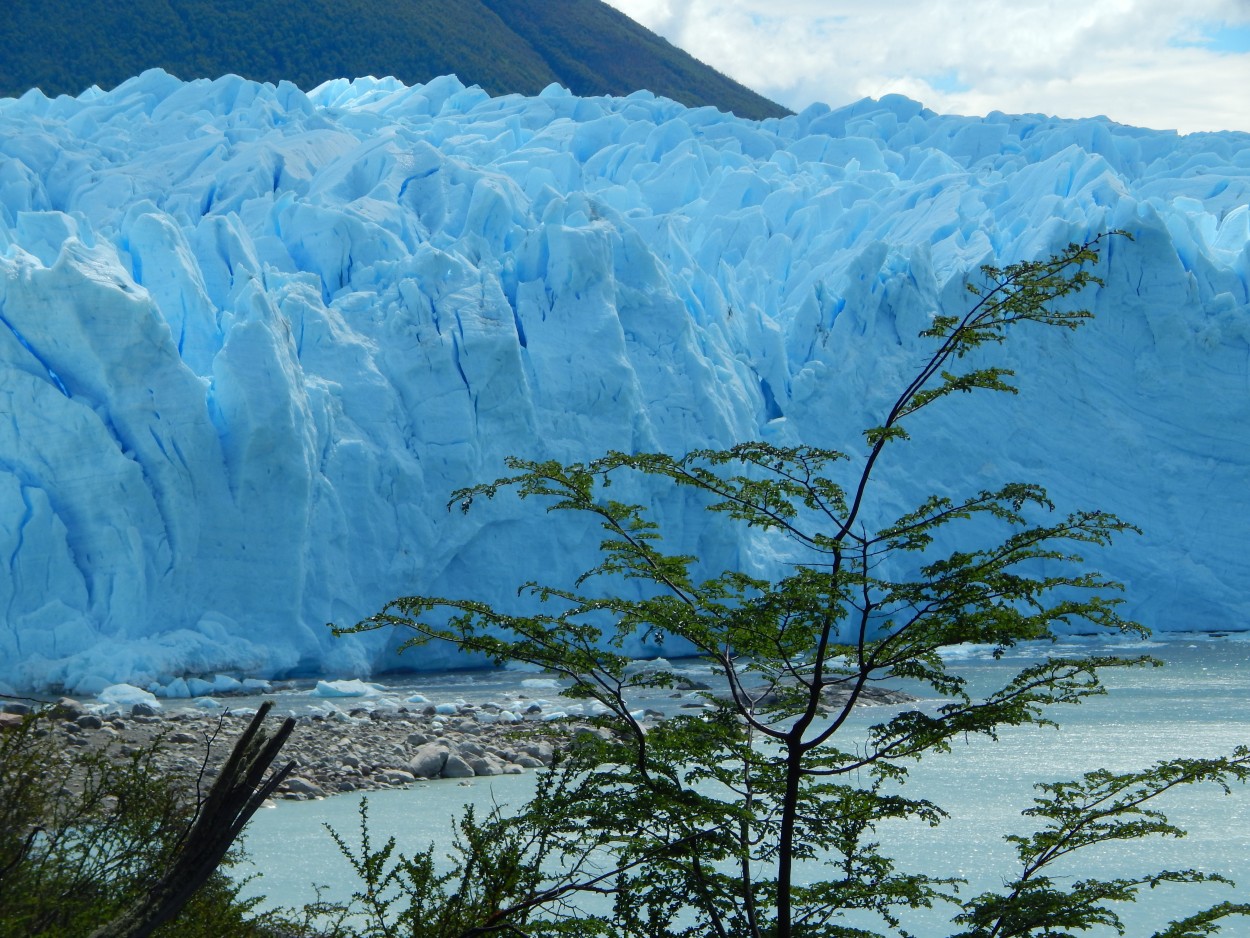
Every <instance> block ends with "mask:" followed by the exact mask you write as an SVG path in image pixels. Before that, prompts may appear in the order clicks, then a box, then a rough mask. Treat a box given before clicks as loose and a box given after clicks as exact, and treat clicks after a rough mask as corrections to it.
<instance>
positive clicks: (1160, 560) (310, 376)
mask: <svg viewBox="0 0 1250 938" xmlns="http://www.w3.org/2000/svg"><path fill="white" fill-rule="evenodd" d="M1112 227H1118V228H1124V229H1127V230H1128V231H1130V232H1131V233H1132V234H1133V236H1134V239H1135V240H1133V241H1132V242H1128V241H1114V242H1113V243H1111V244H1110V246H1109V248H1108V250H1107V252H1106V255H1105V257H1104V260H1103V263H1102V266H1101V268H1100V270H1099V271H1098V273H1099V274H1100V276H1102V277H1103V278H1104V279H1105V280H1106V286H1105V287H1104V288H1101V289H1097V290H1091V291H1090V292H1089V293H1087V294H1086V295H1085V296H1084V297H1083V298H1082V302H1083V304H1084V305H1088V306H1090V307H1092V308H1093V310H1094V311H1095V313H1096V314H1097V318H1096V320H1095V321H1094V323H1093V324H1092V325H1089V326H1087V327H1086V328H1085V329H1083V330H1081V331H1080V332H1078V333H1076V334H1070V333H1067V332H1066V331H1062V330H1044V329H1034V330H1032V331H1030V332H1028V333H1027V334H1023V333H1022V334H1021V335H1020V336H1019V337H1018V341H1016V342H1014V343H1013V344H1012V345H1011V346H1010V348H1009V350H1008V353H1007V354H1008V357H1009V359H1010V360H1011V361H1012V362H1014V363H1016V365H1017V368H1018V371H1019V372H1020V378H1019V383H1020V386H1021V388H1022V391H1023V392H1024V393H1023V394H1022V395H1021V396H1020V397H1019V398H1009V397H1008V396H1006V395H994V394H982V395H972V396H967V397H965V396H963V395H961V396H960V399H958V400H953V401H951V402H950V403H949V406H946V407H944V408H943V409H942V410H941V411H940V412H939V411H937V410H935V411H934V412H932V413H930V414H926V415H925V416H924V417H923V419H922V420H919V421H917V422H916V424H915V427H914V430H915V433H914V435H915V438H914V439H913V441H911V442H909V443H907V444H906V445H905V447H900V448H899V449H898V451H897V452H896V453H895V454H894V455H893V456H892V457H891V460H890V462H889V463H888V464H887V467H886V469H887V473H886V476H885V478H884V482H885V485H884V488H883V492H884V496H883V497H882V499H881V503H880V511H881V512H884V513H887V514H888V513H889V512H890V511H896V512H901V511H902V510H905V509H906V508H908V507H910V506H911V505H912V504H914V501H915V499H917V498H918V497H920V496H922V495H925V494H928V493H929V492H930V491H947V492H951V493H958V492H961V491H969V490H975V489H977V488H982V487H985V486H987V485H990V484H993V483H996V482H1002V481H1008V480H1015V479H1022V480H1036V481H1039V482H1041V483H1043V484H1045V485H1046V486H1048V488H1049V489H1050V491H1051V494H1052V496H1053V497H1054V499H1055V501H1056V502H1057V503H1058V504H1059V505H1060V506H1061V507H1063V508H1077V507H1098V508H1103V509H1107V510H1112V511H1116V512H1117V513H1119V514H1122V515H1124V516H1125V517H1127V518H1129V519H1130V520H1132V521H1134V522H1136V523H1138V524H1139V525H1140V526H1141V527H1142V528H1143V529H1144V531H1145V533H1144V535H1143V536H1141V537H1138V538H1126V539H1124V540H1122V541H1120V542H1119V543H1118V544H1117V545H1116V546H1115V547H1114V549H1112V550H1111V551H1109V552H1107V553H1105V554H1104V555H1101V556H1099V557H1098V558H1097V559H1098V563H1099V565H1100V566H1101V567H1102V568H1104V569H1105V570H1106V571H1107V572H1108V573H1109V574H1110V575H1112V576H1116V577H1118V578H1121V579H1123V580H1125V581H1126V582H1127V584H1128V587H1129V590H1128V593H1127V597H1128V600H1129V601H1128V604H1127V607H1126V611H1127V612H1128V613H1129V614H1131V615H1134V616H1136V617H1138V618H1140V619H1142V620H1143V621H1144V622H1146V623H1147V624H1148V625H1150V626H1152V627H1153V628H1156V629H1163V630H1169V629H1178V630H1183V629H1242V628H1246V627H1247V623H1248V622H1250V619H1248V614H1250V564H1248V562H1247V560H1246V548H1247V545H1248V544H1250V486H1247V484H1246V482H1247V478H1250V430H1248V429H1247V428H1250V300H1248V290H1250V288H1248V283H1250V135H1247V134H1239V133H1223V134H1195V135H1190V136H1178V135H1176V134H1173V133H1164V132H1156V131H1150V130H1142V129H1136V128H1131V127H1124V126H1120V125H1117V124H1114V123H1111V122H1109V121H1107V120H1104V119H1094V120H1080V121H1067V120H1057V119H1051V118H1044V117H1041V116H1036V115H1029V116H1011V115H1004V114H992V115H990V116H989V117H986V118H984V119H980V118H965V117H952V116H941V115H937V114H934V113H932V112H930V111H928V110H925V109H924V108H922V107H921V105H919V104H917V103H916V102H913V101H910V100H907V99H905V98H901V97H888V98H884V99H882V100H880V101H873V100H865V101H862V102H859V103H857V104H854V105H852V106H849V107H846V108H842V109H840V110H829V109H828V108H826V107H823V106H815V107H812V108H809V109H808V110H806V111H804V112H803V113H802V114H799V115H797V116H795V117H790V118H786V119H784V120H770V121H765V122H763V123H755V122H751V121H745V120H739V119H736V118H734V117H732V116H730V115H727V114H724V113H720V112H718V111H716V110H713V109H711V108H702V109H696V110H690V109H686V108H684V107H682V106H680V105H678V104H675V103H673V102H671V101H668V100H663V99H657V98H655V97H653V96H651V95H649V94H646V93H639V94H635V95H631V96H630V97H627V98H593V99H591V98H577V97H573V96H571V95H570V94H569V93H567V92H565V91H563V90H561V89H559V88H555V87H553V88H549V89H547V90H546V91H545V92H543V93H542V94H541V95H539V96H537V97H533V98H525V97H519V96H509V97H501V98H490V97H488V96H487V95H486V94H485V93H484V92H482V91H481V90H480V89H477V88H465V87H464V86H463V85H461V84H460V83H459V82H458V81H456V79H454V78H451V77H445V78H440V79H437V80H435V81H432V82H430V83H429V84H426V85H422V86H416V87H411V88H410V87H406V86H404V85H402V84H401V83H399V82H397V81H394V80H381V81H379V80H375V79H358V80H355V81H336V82H331V83H328V84H326V85H323V86H321V87H319V88H317V89H315V90H314V91H312V92H311V93H309V94H307V95H305V94H303V93H302V92H300V91H299V90H298V89H297V88H295V87H294V86H292V85H289V84H285V83H283V84H280V85H278V86H277V87H274V86H272V85H263V84H257V83H253V82H248V81H244V80H242V79H239V78H235V77H227V78H223V79H220V80H218V81H213V82H207V81H197V82H189V83H183V82H180V81H178V80H177V79H175V78H173V77H171V76H169V75H166V74H164V73H162V72H159V71H156V72H148V73H145V74H144V75H142V76H139V77H137V78H135V79H132V80H131V81H129V82H127V83H125V84H123V85H122V86H120V87H118V88H117V89H115V90H113V91H111V92H108V93H103V92H100V91H98V89H97V90H92V91H89V92H86V93H84V94H83V95H81V96H79V97H78V98H69V97H61V98H57V99H55V100H49V99H48V98H46V97H44V96H43V95H42V94H40V93H39V92H37V91H32V92H30V93H28V94H26V95H24V96H23V97H22V98H20V99H4V100H0V684H5V685H8V686H9V687H11V688H50V687H65V688H68V689H70V690H72V691H77V692H94V691H99V690H100V689H101V688H103V687H105V686H106V685H108V684H111V683H114V682H117V681H129V682H131V683H134V684H136V685H140V686H146V687H149V688H157V689H160V688H168V687H169V686H170V685H171V684H174V683H175V681H176V679H177V678H179V677H181V676H185V675H210V674H213V673H216V672H229V673H232V674H236V675H239V676H243V675H252V676H258V677H272V676H279V675H283V674H290V673H296V672H305V673H310V674H311V673H316V674H319V675H340V674H341V675H349V676H360V677H363V676H367V675H368V674H369V673H371V672H376V671H377V670H378V669H379V668H382V667H386V666H393V665H394V664H395V663H396V659H395V657H394V655H393V653H392V651H391V649H392V648H393V646H394V644H395V642H396V640H397V637H396V636H388V635H382V634H372V635H369V636H363V637H352V638H344V639H335V638H333V637H331V635H330V634H329V632H328V630H327V629H326V628H325V626H324V623H325V622H327V621H330V620H333V621H336V622H339V623H352V622H355V621H356V620H357V619H359V618H361V617H363V616H365V615H368V614H370V613H372V612H374V611H376V610H377V609H378V608H379V607H380V606H381V604H382V603H383V602H385V601H386V600H388V599H390V598H392V597H394V596H396V595H401V594H406V593H412V592H432V591H437V592H444V593H449V594H457V595H474V596H479V597H481V598H484V599H487V600H493V601H506V600H507V599H508V598H509V597H511V596H513V595H514V590H515V588H516V586H517V585H518V584H519V583H520V582H522V581H524V580H526V579H529V578H532V577H534V576H540V577H542V578H543V579H545V580H547V581H549V582H556V583H559V582H567V581H568V579H569V578H570V577H571V576H572V575H573V574H574V573H575V572H579V571H580V570H581V569H582V565H581V564H579V563H578V561H577V558H578V557H579V556H580V557H582V558H585V557H586V556H587V555H588V554H589V552H590V551H591V550H592V549H593V546H594V545H595V544H596V543H597V541H598V536H597V532H596V531H595V530H593V529H590V528H583V527H577V526H576V525H572V524H556V523H553V521H552V520H551V519H550V518H548V517H546V516H544V515H543V514H542V513H541V512H538V511H534V510H532V509H529V508H523V507H519V506H518V505H516V504H513V503H511V502H510V501H506V500H500V501H498V502H497V503H492V504H491V505H490V506H489V507H488V508H486V509H485V510H483V511H477V510H475V511H474V512H472V513H470V514H469V515H468V516H461V515H460V514H459V513H458V512H456V513H448V512H447V510H446V508H445V505H446V500H447V496H448V494H449V493H450V491H451V490H452V489H454V488H456V487H458V486H462V485H466V484H469V483H472V482H475V481H483V480H487V479H491V478H494V477H495V476H497V475H499V474H500V473H501V472H502V471H503V468H504V467H503V459H504V457H505V456H506V455H509V454H517V455H522V456H528V457H554V458H559V459H565V460H567V459H574V458H583V457H589V456H593V455H596V454H598V453H599V452H601V451H603V450H606V449H609V448H616V449H624V450H667V451H670V452H676V453H680V452H685V451H688V450H690V449H692V448H695V447H704V446H718V447H719V446H726V445H730V444H732V443H734V442H737V441H741V440H747V439H767V440H772V441H776V442H779V443H797V442H804V443H809V444H815V445H821V446H832V447H837V448H842V449H849V450H852V451H854V450H855V449H856V448H857V447H859V446H860V440H861V437H860V431H861V430H862V429H864V428H865V427H867V426H871V425H873V424H874V423H875V422H876V420H877V419H878V418H879V417H880V412H881V408H882V407H883V405H884V404H885V403H886V402H887V400H888V399H889V398H890V397H891V395H892V394H893V393H895V392H896V391H897V389H898V388H899V387H900V386H901V385H900V382H901V381H902V380H903V378H904V377H905V376H908V375H910V373H911V372H912V370H913V369H914V368H915V366H916V365H917V363H918V362H919V361H920V360H921V358H922V356H923V352H924V346H923V345H922V344H921V343H919V341H918V340H917V339H916V338H915V335H916V333H917V332H918V331H919V330H920V329H921V328H923V326H924V324H925V323H926V321H927V317H928V316H929V315H931V314H932V313H933V312H934V311H935V310H939V309H942V310H946V311H948V312H953V311H958V310H961V309H963V308H964V306H965V304H966V302H967V294H966V293H965V291H964V282H965V280H966V279H967V278H968V277H969V276H970V275H973V274H974V273H975V271H976V270H977V268H978V266H979V265H981V264H983V263H987V262H993V263H1006V262H1010V261H1014V260H1019V259H1025V258H1035V257H1040V256H1043V255H1045V254H1047V253H1049V252H1050V251H1053V250H1056V249H1058V248H1061V247H1062V246H1063V245H1065V244H1067V243H1068V242H1069V241H1072V240H1080V239H1082V238H1084V237H1086V236H1087V235H1089V234H1090V233H1093V232H1097V231H1101V230H1105V229H1107V228H1112ZM656 511H657V512H658V514H659V516H660V518H661V520H663V521H664V522H665V523H666V524H670V525H673V526H675V529H676V530H678V531H679V532H681V534H680V537H681V538H682V539H684V541H685V542H687V543H686V546H688V547H689V548H690V549H691V550H693V551H696V552H698V553H699V555H700V556H702V557H704V558H705V559H706V561H707V563H708V565H709V567H710V568H715V569H719V568H720V567H721V566H722V565H724V564H728V563H746V564H748V565H755V566H756V567H757V568H760V569H764V568H767V567H768V564H769V563H770V562H771V561H770V558H769V556H768V554H767V551H766V550H764V549H763V547H762V545H760V544H758V543H751V542H748V541H745V540H742V539H734V538H726V537H724V536H723V532H721V531H720V529H718V528H715V527H712V528H708V527H707V526H706V525H704V524H702V523H701V521H702V518H701V513H700V512H699V509H698V507H697V505H694V504H693V503H690V502H688V501H685V500H682V499H678V498H668V499H666V500H662V501H660V502H659V503H658V504H657V505H656ZM686 522H689V523H686ZM696 522H699V523H696ZM632 650H633V651H635V652H637V653H645V652H646V651H647V649H645V648H642V647H634V648H633V649H632ZM404 663H406V664H407V665H409V666H417V667H424V668H442V667H448V666H452V665H455V664H458V663H463V662H462V661H459V660H458V659H455V658H454V657H453V656H452V655H451V653H450V652H448V651H447V650H445V649H427V650H425V651H424V652H421V653H419V654H414V655H412V656H411V657H408V658H406V659H404Z"/></svg>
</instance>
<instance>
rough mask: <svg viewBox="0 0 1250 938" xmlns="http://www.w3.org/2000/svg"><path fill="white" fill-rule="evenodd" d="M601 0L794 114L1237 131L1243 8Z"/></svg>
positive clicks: (1245, 114)
mask: <svg viewBox="0 0 1250 938" xmlns="http://www.w3.org/2000/svg"><path fill="white" fill-rule="evenodd" d="M609 2H610V3H611V4H612V5H613V6H615V7H617V8H618V9H620V10H622V11H623V12H625V13H627V14H629V15H630V16H632V17H634V18H635V19H636V20H638V21H639V22H640V23H642V24H643V25H644V26H646V27H647V28H649V29H652V30H654V31H655V32H658V33H660V34H661V35H663V36H665V37H666V38H668V39H669V40H670V41H671V42H673V43H675V44H677V45H679V46H681V47H682V48H684V49H686V50H687V51H688V52H690V53H691V54H692V55H694V56H695V57H697V58H699V59H701V60H703V61H704V62H707V63H708V64H709V65H712V66H714V67H715V68H717V69H719V70H721V71H723V72H725V73H726V74H728V75H731V76H733V77H734V78H736V79H737V80H738V81H740V82H742V83H743V84H745V85H747V86H748V87H751V88H754V89H755V90H757V91H759V92H760V93H761V94H764V95H765V96H767V97H770V98H772V99H773V100H775V101H778V102H780V103H782V104H785V105H786V106H788V107H792V108H795V109H801V108H803V107H805V106H807V105H808V104H810V103H812V102H813V101H824V102H826V103H828V104H831V105H834V106H837V105H841V104H846V103H848V102H850V101H853V100H856V99H858V98H861V97H865V96H873V97H878V96H880V95H882V94H888V93H891V92H897V93H901V94H906V95H908V96H910V97H913V98H916V99H918V100H920V101H922V102H923V103H924V104H925V105H927V106H928V107H930V108H933V109H934V110H937V111H944V112H955V113H966V114H984V113H986V112H988V111H991V110H1000V111H1007V112H1009V113H1019V112H1035V111H1036V112H1042V113H1047V114H1057V115H1059V116H1061V117H1091V116H1095V115H1099V114H1104V115H1106V116H1108V117H1110V118H1112V119H1113V120H1117V121H1120V122H1122V123H1127V124H1139V125H1142V126H1148V127H1158V128H1175V129H1178V130H1181V131H1182V132H1190V131H1195V130H1222V129H1233V130H1250V92H1248V91H1247V90H1246V89H1250V0H1189V2H1188V3H1187V4H1185V5H1183V6H1182V5H1181V4H1177V3H1175V0H1100V2H1098V3H1089V2H1088V0H1050V2H1045V3H1043V2H1039V0H1016V2H1011V0H966V2H960V3H955V2H934V0H927V2H921V0H878V2H876V3H872V4H869V3H864V2H863V0H609ZM1221 29H1222V31H1221ZM1225 50H1227V51H1225Z"/></svg>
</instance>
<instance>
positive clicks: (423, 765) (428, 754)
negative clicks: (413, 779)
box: [408, 743, 447, 778]
mask: <svg viewBox="0 0 1250 938" xmlns="http://www.w3.org/2000/svg"><path fill="white" fill-rule="evenodd" d="M446 764H447V749H446V747H445V746H440V745H439V744H438V743H426V744H425V745H423V746H422V747H421V748H419V749H418V750H417V751H416V752H415V753H414V754H413V756H412V758H411V759H409V760H408V769H409V770H410V771H411V772H412V774H413V775H415V776H417V778H438V777H439V775H440V774H441V773H442V771H443V767H444V766H445V765H446Z"/></svg>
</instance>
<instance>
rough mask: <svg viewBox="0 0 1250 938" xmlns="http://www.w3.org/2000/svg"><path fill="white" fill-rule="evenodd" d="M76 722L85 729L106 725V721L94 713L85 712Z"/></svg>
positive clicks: (96, 728)
mask: <svg viewBox="0 0 1250 938" xmlns="http://www.w3.org/2000/svg"><path fill="white" fill-rule="evenodd" d="M74 722H75V723H77V724H78V725H79V726H81V727H82V728H83V729H84V730H98V729H99V728H100V727H102V726H103V725H104V721H103V720H101V719H100V718H99V717H98V716H96V715H95V714H94V713H84V714H83V715H82V716H80V717H79V718H78V719H77V720H75V721H74Z"/></svg>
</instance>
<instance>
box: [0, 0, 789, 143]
mask: <svg viewBox="0 0 1250 938" xmlns="http://www.w3.org/2000/svg"><path fill="white" fill-rule="evenodd" d="M5 6H6V10H5V15H4V16H3V17H0V48H2V49H3V53H2V54H0V95H4V96H15V95H20V94H23V93H24V92H26V91H27V90H28V89H30V88H33V87H38V88H40V89H41V90H42V91H43V92H44V93H45V94H48V95H57V94H78V93H79V92H81V91H83V90H84V89H86V88H89V87H91V86H92V85H99V86H100V87H101V88H104V89H106V90H107V89H109V88H112V87H114V86H116V85H118V84H120V83H121V82H123V81H125V80H126V79H127V78H130V77H131V76H133V75H137V74H138V73H140V72H142V71H144V70H145V69H149V68H163V69H165V70H166V71H167V72H170V73H172V74H174V75H177V76H178V77H179V78H183V79H193V78H216V77H218V76H220V75H223V74H227V73H234V74H237V75H242V76H243V77H244V78H250V79H254V80H257V81H269V82H278V81H280V80H283V79H285V80H287V81H291V82H294V83H295V84H296V85H298V86H299V87H300V88H303V89H305V90H308V89H310V88H312V87H314V86H316V85H318V84H320V83H321V82H323V81H326V80H327V79H331V78H342V77H356V76H361V75H376V76H385V75H394V76H395V77H397V78H399V79H400V80H402V81H404V82H406V83H408V84H415V83H418V82H425V81H429V80H430V79H431V78H435V77H437V76H439V75H445V74H455V75H457V76H458V77H459V78H460V80H461V81H463V82H464V83H465V84H468V85H474V84H476V85H480V86H481V87H482V88H484V89H485V90H486V91H487V92H489V93H490V94H492V95H498V94H509V93H514V92H515V93H521V94H537V93H538V92H539V91H541V90H542V89H543V88H544V87H546V86H547V85H549V84H551V83H552V82H558V83H559V84H561V85H563V86H565V87H567V88H569V89H570V90H571V91H573V92H574V93H575V94H581V95H599V94H618V95H624V94H629V93H631V92H633V91H637V90H639V89H643V88H645V89H647V90H650V91H653V92H655V93H656V94H658V95H663V96H665V97H669V98H673V99H674V100H677V101H681V102H682V103H684V104H688V105H691V106H702V105H713V106H715V107H718V108H721V109H722V110H728V111H733V112H734V113H735V114H737V115H738V116H740V117H747V118H754V119H762V118H765V117H779V116H783V115H785V114H787V113H789V112H788V111H786V109H785V108H782V107H781V106H780V105H777V104H774V103H773V102H771V101H769V100H767V99H765V98H763V97H761V96H760V95H758V94H755V93H754V92H753V91H750V90H749V89H747V88H744V87H743V86H742V85H739V84H738V83H737V82H734V81H732V80H731V79H729V78H727V77H726V76H724V75H722V74H721V73H719V72H717V71H716V70H714V69H712V68H710V67H708V66H706V65H704V64H702V63H701V62H699V61H697V60H696V59H694V58H692V57H691V56H689V55H687V54H686V53H685V52H682V51H681V50H680V49H678V48H676V47H675V46H673V45H671V44H670V43H668V42H667V41H665V40H664V39H662V38H660V37H659V36H656V35H655V34H654V33H652V32H650V31H648V30H646V29H644V28H643V27H641V26H639V25H638V24H637V23H635V22H633V21H632V20H630V19H629V18H628V17H626V16H624V15H623V14H621V13H619V12H617V11H616V10H614V9H612V8H611V7H609V6H607V5H606V4H604V3H601V2H599V0H543V2H541V3H536V2H533V0H391V2H383V0H298V2H290V0H127V2H126V3H124V4H122V3H107V2H95V3H86V4H84V3H78V2H71V0H8V2H7V3H6V4H5Z"/></svg>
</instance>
